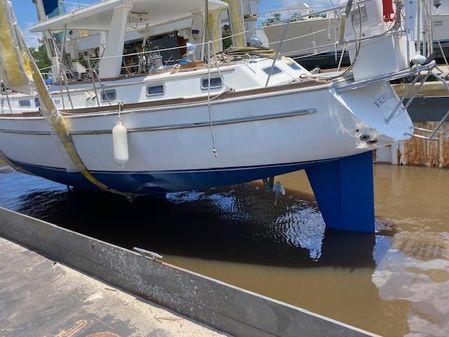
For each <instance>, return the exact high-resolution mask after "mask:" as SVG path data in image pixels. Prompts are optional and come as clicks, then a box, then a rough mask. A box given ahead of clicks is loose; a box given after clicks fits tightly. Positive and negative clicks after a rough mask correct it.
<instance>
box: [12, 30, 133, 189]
mask: <svg viewBox="0 0 449 337" xmlns="http://www.w3.org/2000/svg"><path fill="white" fill-rule="evenodd" d="M15 29H16V32H17V36H18V38H19V39H20V45H21V46H20V47H21V49H22V50H25V52H24V53H23V55H24V63H25V64H26V65H29V66H30V67H31V70H32V76H33V81H34V85H35V87H36V90H37V92H38V96H39V99H40V103H41V111H42V113H43V115H46V116H45V117H47V119H48V122H49V124H50V126H51V127H53V129H54V130H55V132H56V134H57V135H58V137H59V139H60V140H61V142H62V144H63V146H64V148H65V150H66V151H67V154H68V155H69V157H70V159H71V160H72V162H73V164H74V165H75V167H76V168H77V169H78V170H79V171H80V173H81V174H82V175H83V176H84V178H86V180H88V181H89V182H90V183H92V184H93V185H95V186H97V187H98V188H99V189H101V190H103V191H108V192H112V193H116V194H120V195H124V196H126V197H129V196H130V195H129V194H126V193H122V192H120V191H116V190H114V189H112V188H110V187H108V186H106V185H105V184H103V183H102V182H101V181H99V180H98V179H97V178H95V177H94V176H93V175H92V173H90V171H89V170H88V169H87V167H86V166H85V165H84V163H83V161H82V159H81V157H80V156H79V154H78V152H77V150H76V148H75V144H74V143H73V140H72V137H71V136H70V134H69V133H68V131H67V125H66V121H65V120H64V117H63V116H62V115H61V114H59V113H58V110H57V107H56V105H55V104H54V102H53V100H52V98H51V96H50V94H49V92H48V90H47V86H46V85H45V82H44V80H43V78H42V75H41V73H40V71H39V68H38V67H37V65H36V63H35V62H34V59H33V57H32V56H31V54H30V52H29V50H28V48H26V44H25V41H24V39H23V36H22V32H21V31H20V30H19V28H18V27H17V26H15Z"/></svg>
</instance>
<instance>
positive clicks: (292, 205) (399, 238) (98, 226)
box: [0, 163, 449, 336]
mask: <svg viewBox="0 0 449 337" xmlns="http://www.w3.org/2000/svg"><path fill="white" fill-rule="evenodd" d="M2 166H3V167H2ZM0 167H2V168H0V205H1V206H3V207H7V208H10V209H14V210H17V211H20V212H23V213H26V214H29V215H32V216H35V217H38V218H41V219H44V220H47V221H50V222H53V223H55V224H58V225H60V226H63V227H66V228H70V229H72V230H75V231H78V232H81V233H84V234H87V235H91V236H94V237H97V238H99V239H102V240H105V241H108V242H111V243H114V244H118V245H121V246H124V247H127V248H133V247H140V248H144V249H148V250H151V251H156V252H158V253H160V254H161V255H163V256H164V260H165V261H167V262H170V263H173V264H175V265H178V266H181V267H184V268H187V269H190V270H193V271H196V272H199V273H202V274H205V275H208V276H212V277H214V278H217V279H220V280H223V281H225V282H228V283H231V284H233V285H237V286H239V287H242V288H245V289H248V290H251V291H255V292H257V293H260V294H263V295H266V296H269V297H272V298H275V299H278V300H281V301H284V302H287V303H290V304H293V305H297V306H299V307H302V308H305V309H308V310H311V311H314V312H317V313H319V314H323V315H326V316H329V317H332V318H334V319H337V320H341V321H343V322H345V323H348V324H352V325H355V326H357V327H360V328H363V329H366V330H368V331H371V332H374V333H378V334H380V335H383V336H448V335H449V170H444V169H431V168H419V167H398V166H386V165H377V166H376V167H375V188H376V214H377V224H376V226H377V233H376V235H362V234H354V233H342V232H339V231H333V230H328V229H325V227H324V223H323V220H322V218H321V215H320V213H319V212H318V211H317V208H316V204H315V203H314V201H313V194H312V192H311V189H310V186H309V184H308V182H307V178H306V177H305V175H304V174H303V173H302V172H297V173H294V174H290V175H286V176H282V177H279V178H278V180H280V181H281V182H282V183H283V184H284V186H285V187H286V189H287V195H286V196H285V197H283V198H282V199H280V200H279V201H278V203H277V205H276V206H275V205H274V199H275V197H274V195H273V194H272V193H270V192H265V191H264V189H263V188H262V186H261V185H260V184H257V183H255V184H254V183H253V184H244V185H240V186H232V187H227V188H220V189H213V190H209V191H206V192H186V193H173V194H170V195H168V197H167V200H148V199H138V200H135V201H134V202H133V203H129V202H128V201H126V200H124V199H122V198H121V197H117V196H114V195H109V194H105V193H98V192H82V191H67V189H66V188H65V186H61V185H59V184H56V183H52V182H49V181H47V180H44V179H41V178H38V177H32V176H27V175H23V174H21V173H18V172H14V171H12V170H11V169H9V168H8V167H7V166H5V164H3V165H2V164H1V163H0Z"/></svg>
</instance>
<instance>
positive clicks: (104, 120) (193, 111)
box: [0, 0, 428, 232]
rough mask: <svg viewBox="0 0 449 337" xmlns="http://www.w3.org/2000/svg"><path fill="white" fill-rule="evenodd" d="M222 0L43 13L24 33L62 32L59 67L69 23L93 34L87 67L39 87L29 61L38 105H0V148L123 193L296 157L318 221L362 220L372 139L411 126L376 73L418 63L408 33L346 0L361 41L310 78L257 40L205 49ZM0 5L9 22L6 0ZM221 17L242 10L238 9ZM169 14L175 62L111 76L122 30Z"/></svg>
mask: <svg viewBox="0 0 449 337" xmlns="http://www.w3.org/2000/svg"><path fill="white" fill-rule="evenodd" d="M232 1H233V0H232ZM232 1H231V0H230V1H228V3H226V2H222V1H219V0H209V1H206V2H204V1H202V0H197V1H187V2H186V1H169V2H168V1H163V0H149V1H148V0H145V1H144V0H106V1H101V2H99V3H97V4H95V5H92V6H89V7H85V8H82V9H79V10H76V11H74V12H71V13H68V14H64V15H60V16H57V17H53V18H49V19H47V20H43V21H42V22H40V23H39V24H37V25H36V26H35V27H34V31H40V32H44V34H45V36H46V38H47V39H49V38H52V37H51V34H48V32H50V33H52V34H55V33H59V36H61V34H62V36H63V39H62V40H63V43H62V45H63V46H62V47H61V49H62V53H61V55H62V56H63V57H60V62H59V64H58V66H59V67H60V68H59V69H61V67H62V65H63V58H64V57H65V56H64V49H65V48H66V47H65V43H66V40H67V39H68V36H69V35H70V34H75V33H74V32H76V31H80V30H84V31H86V30H87V31H90V32H92V31H98V32H100V33H99V35H100V38H101V39H102V41H103V42H104V43H103V44H102V46H101V49H102V53H101V56H100V57H99V64H98V68H97V69H98V73H97V74H96V76H95V75H92V77H90V78H88V79H86V80H85V81H73V82H70V81H67V78H66V77H64V76H61V77H60V90H59V91H53V92H52V91H51V90H50V92H49V91H47V89H46V88H45V86H44V85H43V82H42V81H41V79H40V80H39V78H36V74H35V73H36V71H35V72H34V80H33V81H32V84H33V85H34V86H35V87H36V89H37V92H38V99H39V103H40V107H39V110H38V111H36V110H35V111H30V112H22V113H9V114H8V113H6V114H1V115H0V151H1V152H3V153H4V155H5V156H6V157H7V158H8V160H10V161H11V162H12V163H13V164H14V165H16V166H18V167H20V168H22V169H24V170H26V171H27V172H29V173H31V174H35V175H38V176H42V177H44V178H47V179H51V180H54V181H56V182H60V183H62V184H66V185H70V186H75V187H78V188H98V189H102V190H106V191H110V192H115V193H119V194H124V195H127V196H131V197H133V196H138V195H150V196H161V195H164V194H165V193H167V192H173V191H185V190H193V189H206V188H210V187H215V186H222V185H230V184H238V183H242V182H248V181H252V180H256V179H261V178H266V177H274V176H277V175H280V174H284V173H288V172H292V171H296V170H301V169H306V171H307V173H308V175H309V178H310V180H311V183H312V187H313V189H314V192H315V195H316V197H317V201H318V204H319V206H320V209H321V211H322V214H323V217H324V218H325V221H326V223H327V225H328V226H330V227H334V228H339V229H346V230H356V231H365V232H372V231H373V230H374V206H373V188H372V158H371V152H370V151H371V150H374V149H377V148H380V147H382V146H385V145H388V144H391V143H392V142H395V141H398V140H404V139H408V138H409V137H410V136H411V134H412V133H413V125H412V122H411V120H410V118H409V116H408V114H407V111H406V109H405V107H404V105H403V104H402V101H401V100H400V99H399V97H398V96H397V95H396V93H395V92H394V91H393V90H392V88H391V86H390V84H389V82H388V81H389V80H390V79H392V78H400V77H404V76H410V75H413V74H416V73H417V72H418V73H419V72H421V71H423V70H425V69H428V68H427V67H428V66H427V65H419V64H417V65H416V66H414V67H413V68H412V69H409V61H410V59H409V54H408V53H407V52H406V49H407V48H405V47H404V46H406V44H407V43H408V40H407V36H405V35H404V34H402V31H401V29H399V30H398V32H394V31H391V30H389V31H386V29H387V28H388V27H386V26H385V24H384V22H383V20H382V16H381V15H380V16H379V15H378V14H379V13H380V12H381V10H382V3H381V1H377V0H376V1H370V2H363V3H361V4H360V3H357V4H356V5H355V6H354V5H351V4H349V5H348V6H347V7H346V8H344V10H345V11H346V14H347V17H348V19H347V20H348V27H358V25H359V26H360V27H359V28H360V29H361V30H362V31H363V35H364V39H363V40H360V41H359V39H360V36H354V31H353V30H352V29H351V30H350V29H348V32H347V38H348V39H350V40H356V41H357V43H356V46H355V49H354V53H356V57H357V58H358V63H357V64H356V66H355V67H354V68H353V73H352V74H351V76H346V77H338V78H335V79H318V78H316V77H314V76H313V75H312V74H310V73H309V72H308V71H307V70H305V69H304V68H303V67H302V66H301V65H300V64H298V63H296V62H295V61H293V60H292V59H289V58H285V57H279V54H276V53H275V54H273V53H272V54H271V55H268V56H267V50H266V49H263V48H257V47H246V46H236V47H240V49H239V48H237V49H233V50H231V51H223V52H221V53H217V54H215V53H214V52H213V49H214V43H215V42H216V41H212V42H210V40H211V39H210V38H208V36H211V35H212V34H210V32H211V31H213V29H212V28H213V26H214V25H215V27H217V25H219V22H218V21H215V22H211V21H210V18H211V17H212V15H211V14H213V13H214V12H215V13H216V11H218V12H220V11H223V10H227V9H228V8H230V9H232V8H235V7H237V8H238V6H236V5H238V4H236V2H235V1H234V3H233V2H232ZM1 4H2V7H1V10H2V13H3V14H2V15H5V17H7V18H9V20H11V17H12V14H11V10H10V7H9V6H8V2H7V1H5V0H1ZM361 7H363V8H364V12H363V13H364V15H366V19H367V22H363V25H360V16H359V17H358V16H357V15H358V14H360V10H361V9H360V8H361ZM204 13H208V15H205V14H204ZM218 17H219V15H218ZM231 18H234V19H235V18H237V19H238V20H242V17H241V16H240V17H239V13H238V12H237V14H235V13H234V15H231ZM364 18H365V17H364ZM177 23H178V24H179V26H178V28H182V27H183V25H185V24H186V23H187V25H190V26H189V29H187V31H186V30H183V33H182V34H183V36H186V34H187V35H189V36H188V40H189V41H192V42H195V43H196V44H197V46H196V48H192V47H191V46H187V45H184V46H181V48H184V50H186V51H187V54H188V55H187V60H186V59H184V61H183V62H180V63H177V64H175V65H159V66H158V67H157V69H156V68H155V67H154V65H152V66H151V67H150V69H149V70H148V71H147V72H146V73H145V74H135V75H132V76H130V75H129V74H128V75H126V76H123V75H122V74H121V71H122V65H123V60H122V57H123V44H124V39H125V34H126V33H127V32H129V31H130V30H136V29H138V28H139V27H142V26H143V27H145V29H148V30H149V31H151V30H152V29H154V30H157V29H158V28H160V27H164V26H170V25H174V24H177ZM12 26H13V27H15V28H14V29H15V30H16V31H18V29H17V26H16V25H14V24H12ZM202 27H203V28H204V27H205V28H204V29H203V28H202ZM388 29H389V28H388ZM356 31H357V30H356ZM105 32H106V33H105ZM178 33H180V31H178ZM236 34H239V33H236ZM18 35H19V36H20V32H18ZM369 37H372V39H369ZM19 40H20V39H19ZM202 41H203V42H202ZM19 46H20V48H21V50H23V48H24V46H23V43H22V44H19ZM379 46H380V48H383V51H384V58H383V61H382V63H377V62H376V63H375V64H374V63H373V62H375V60H373V59H372V58H371V59H370V58H369V53H370V51H373V50H375V49H376V48H379ZM397 46H401V47H400V48H397ZM359 48H361V49H360V50H359ZM188 49H190V50H188ZM2 50H3V49H2ZM364 50H366V51H367V52H364ZM20 54H21V53H20V52H19V53H17V55H19V56H20ZM198 54H200V55H201V57H202V58H204V62H203V61H202V60H200V61H198V60H196V59H195V58H196V55H198ZM214 54H215V55H214ZM376 57H377V58H378V56H376ZM30 62H31V63H32V64H34V62H33V60H30ZM370 62H371V66H369V65H370ZM90 73H93V70H92V69H91V70H90ZM60 74H62V71H60ZM3 80H5V78H3ZM6 84H8V83H6ZM8 86H9V87H10V88H12V86H10V85H8ZM12 89H13V88H12Z"/></svg>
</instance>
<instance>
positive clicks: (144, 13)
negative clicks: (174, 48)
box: [31, 0, 227, 32]
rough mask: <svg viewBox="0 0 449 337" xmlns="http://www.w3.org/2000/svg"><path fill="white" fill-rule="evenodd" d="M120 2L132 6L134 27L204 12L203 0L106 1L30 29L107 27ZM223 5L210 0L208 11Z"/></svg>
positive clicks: (93, 28)
mask: <svg viewBox="0 0 449 337" xmlns="http://www.w3.org/2000/svg"><path fill="white" fill-rule="evenodd" d="M121 5H125V6H130V7H131V8H132V9H131V11H130V14H129V16H128V21H129V23H130V25H132V26H134V27H133V28H137V26H145V25H147V24H148V25H149V26H158V25H162V24H167V23H170V22H173V21H179V20H183V19H187V18H189V17H191V16H192V14H193V13H195V12H198V11H203V12H204V7H205V0H105V1H101V2H100V3H97V4H94V5H91V6H88V7H84V8H82V9H79V10H75V11H73V12H70V13H67V14H64V15H61V16H57V17H55V18H51V19H49V20H47V21H44V22H41V23H39V24H37V25H36V26H34V27H33V28H32V29H31V31H32V32H43V31H62V30H64V28H65V26H66V25H67V29H87V30H99V31H104V30H108V29H109V25H110V23H111V20H112V14H113V12H114V8H116V7H117V6H121ZM226 7H227V4H226V3H225V2H223V1H220V0H209V10H210V11H211V10H216V9H220V8H226Z"/></svg>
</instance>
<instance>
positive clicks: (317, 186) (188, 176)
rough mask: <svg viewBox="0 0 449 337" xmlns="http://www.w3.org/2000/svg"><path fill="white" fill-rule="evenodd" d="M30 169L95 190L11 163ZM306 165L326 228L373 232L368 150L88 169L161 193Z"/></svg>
mask: <svg viewBox="0 0 449 337" xmlns="http://www.w3.org/2000/svg"><path fill="white" fill-rule="evenodd" d="M15 164H16V165H17V166H19V167H22V168H24V169H25V170H27V171H29V172H30V173H32V174H35V175H38V176H41V177H44V178H47V179H50V180H53V181H56V182H59V183H61V184H65V185H70V186H74V187H77V188H82V189H96V187H95V186H94V185H92V184H91V183H89V182H88V181H87V180H86V179H85V178H84V177H83V176H82V175H81V174H80V173H79V172H67V171H65V170H63V169H57V168H51V167H43V166H35V165H29V164H24V163H17V162H16V163H15ZM302 169H305V170H306V172H307V175H308V177H309V180H310V183H311V185H312V188H313V191H314V193H315V198H316V200H317V202H318V206H319V208H320V211H321V213H322V215H323V218H324V221H325V222H326V225H327V226H328V227H330V228H335V229H340V230H346V231H357V232H367V233H373V232H374V195H373V167H372V155H371V152H366V153H363V154H360V155H355V156H351V157H346V158H340V159H334V160H327V161H318V162H306V163H304V162H302V163H293V164H280V165H271V166H257V167H241V168H227V169H212V170H196V171H163V172H95V171H93V172H91V173H92V174H93V175H94V176H95V177H96V178H97V179H98V180H100V181H101V182H102V183H104V184H106V185H107V186H108V187H110V188H113V189H115V190H118V191H121V192H126V193H133V194H141V195H148V196H157V197H160V196H161V195H164V194H165V193H166V192H170V191H187V190H201V189H207V188H210V187H216V186H225V185H233V184H239V183H243V182H248V181H252V180H257V179H262V178H266V177H272V176H277V175H281V174H285V173H289V172H294V171H298V170H302Z"/></svg>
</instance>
